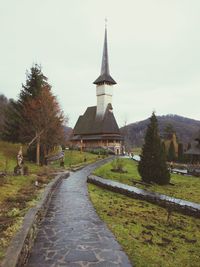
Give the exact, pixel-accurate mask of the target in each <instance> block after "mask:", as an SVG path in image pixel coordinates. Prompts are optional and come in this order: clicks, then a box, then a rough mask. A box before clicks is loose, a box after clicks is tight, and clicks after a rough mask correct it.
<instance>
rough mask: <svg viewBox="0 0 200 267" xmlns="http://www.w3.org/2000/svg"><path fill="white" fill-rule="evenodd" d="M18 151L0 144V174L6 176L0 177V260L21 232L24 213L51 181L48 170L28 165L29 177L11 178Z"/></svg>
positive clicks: (6, 143)
mask: <svg viewBox="0 0 200 267" xmlns="http://www.w3.org/2000/svg"><path fill="white" fill-rule="evenodd" d="M19 147H20V144H11V143H8V142H2V141H0V172H6V173H7V175H6V177H0V260H1V259H2V258H3V256H4V253H5V251H6V248H7V247H8V245H9V243H10V240H11V239H12V237H13V236H14V234H15V233H16V232H17V230H18V229H19V228H20V226H21V224H22V221H23V218H24V216H25V213H26V212H27V210H28V209H29V208H30V207H33V206H34V205H35V204H36V203H37V202H38V200H39V198H40V196H41V193H42V192H43V191H44V187H45V184H47V183H48V182H49V181H50V180H51V178H52V176H50V175H49V174H50V170H49V169H47V168H46V167H39V166H37V165H35V164H33V163H30V162H25V165H26V166H28V169H29V175H27V176H14V175H13V169H14V167H15V166H16V155H17V152H18V150H19ZM38 175H39V177H38ZM36 179H37V180H39V184H40V187H38V188H37V187H35V185H34V182H35V181H36Z"/></svg>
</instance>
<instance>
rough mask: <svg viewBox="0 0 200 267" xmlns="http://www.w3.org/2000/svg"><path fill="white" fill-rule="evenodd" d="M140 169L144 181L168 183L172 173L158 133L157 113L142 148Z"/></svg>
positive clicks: (153, 114)
mask: <svg viewBox="0 0 200 267" xmlns="http://www.w3.org/2000/svg"><path fill="white" fill-rule="evenodd" d="M138 171H139V173H140V175H141V177H142V180H143V181H144V182H147V183H150V182H153V183H157V184H162V185H163V184H168V183H169V181H170V174H169V171H168V169H167V165H166V155H165V152H164V149H163V147H162V144H161V139H160V136H159V133H158V122H157V118H156V116H155V113H154V112H153V113H152V116H151V118H150V124H149V125H148V128H147V131H146V135H145V144H144V146H143V148H142V155H141V161H140V162H139V165H138Z"/></svg>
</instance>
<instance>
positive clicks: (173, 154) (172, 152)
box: [167, 141, 176, 161]
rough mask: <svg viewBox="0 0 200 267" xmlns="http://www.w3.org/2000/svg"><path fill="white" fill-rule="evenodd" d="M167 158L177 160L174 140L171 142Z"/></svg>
mask: <svg viewBox="0 0 200 267" xmlns="http://www.w3.org/2000/svg"><path fill="white" fill-rule="evenodd" d="M167 159H168V161H175V160H176V152H175V148H174V143H173V141H171V142H170V145H169V150H168V155H167Z"/></svg>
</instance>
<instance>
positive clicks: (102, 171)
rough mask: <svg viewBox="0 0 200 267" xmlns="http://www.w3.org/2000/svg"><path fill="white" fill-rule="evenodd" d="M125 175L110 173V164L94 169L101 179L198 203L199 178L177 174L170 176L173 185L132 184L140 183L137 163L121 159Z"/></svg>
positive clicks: (199, 199)
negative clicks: (135, 181)
mask: <svg viewBox="0 0 200 267" xmlns="http://www.w3.org/2000/svg"><path fill="white" fill-rule="evenodd" d="M123 161H124V165H125V169H126V170H127V173H124V174H121V173H116V172H112V171H111V169H112V163H107V164H105V165H103V166H101V167H100V168H98V169H96V170H95V172H94V174H95V175H97V176H101V177H103V178H107V179H111V180H116V181H119V182H121V183H124V184H128V185H132V186H136V187H138V188H142V189H145V190H149V191H153V192H159V193H162V194H165V195H168V196H172V197H176V198H181V199H185V200H189V201H193V202H197V203H200V193H199V192H200V178H197V177H193V176H182V175H178V174H172V175H171V181H170V182H171V183H173V184H174V186H173V185H162V186H161V185H156V184H155V185H150V186H145V185H141V184H134V183H133V181H132V180H133V179H134V180H138V181H141V177H140V175H139V173H138V170H137V163H136V162H135V161H133V160H131V159H123Z"/></svg>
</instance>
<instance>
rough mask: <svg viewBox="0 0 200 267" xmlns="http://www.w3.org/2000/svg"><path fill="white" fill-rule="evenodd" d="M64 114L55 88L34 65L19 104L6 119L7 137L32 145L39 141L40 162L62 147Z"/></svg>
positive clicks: (28, 74) (16, 102) (28, 75)
mask: <svg viewBox="0 0 200 267" xmlns="http://www.w3.org/2000/svg"><path fill="white" fill-rule="evenodd" d="M63 122H64V117H63V113H62V111H61V110H60V107H59V104H58V102H57V100H56V97H55V96H53V94H52V92H51V86H50V85H49V84H48V81H47V78H46V77H45V76H44V75H43V73H42V71H41V67H40V66H38V65H34V66H33V67H32V68H31V70H30V73H27V80H26V83H25V85H22V90H21V92H20V95H19V99H18V100H17V101H12V102H11V104H10V106H9V109H8V111H7V116H6V127H5V132H4V136H5V138H4V139H6V140H9V141H13V142H21V143H26V144H27V143H29V142H31V141H32V140H35V141H34V143H33V147H31V148H30V150H29V151H33V153H34V159H35V155H36V153H35V151H37V163H38V164H39V162H40V159H39V158H40V155H41V154H42V155H43V156H45V155H47V154H48V152H49V151H50V150H51V149H52V148H53V147H54V146H55V145H57V144H62V140H63V138H64V134H63Z"/></svg>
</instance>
